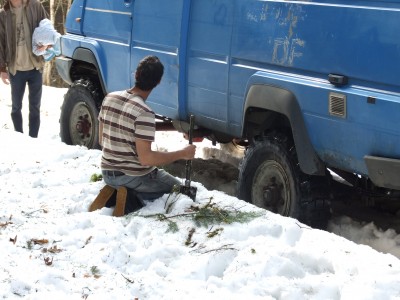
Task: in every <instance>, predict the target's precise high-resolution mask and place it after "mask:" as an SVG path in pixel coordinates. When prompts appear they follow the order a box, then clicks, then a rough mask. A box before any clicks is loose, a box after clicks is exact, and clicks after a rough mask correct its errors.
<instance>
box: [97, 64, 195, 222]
mask: <svg viewBox="0 0 400 300" xmlns="http://www.w3.org/2000/svg"><path fill="white" fill-rule="evenodd" d="M163 73H164V66H163V65H162V63H161V62H160V60H159V59H158V58H157V57H156V56H146V57H145V58H143V59H142V60H141V61H140V62H139V65H138V67H137V69H136V73H135V85H134V87H132V88H130V89H129V90H124V91H118V92H113V93H110V94H108V95H107V96H106V97H105V99H104V101H103V104H102V106H101V110H100V114H99V143H100V145H102V149H103V155H102V158H101V169H102V173H103V179H104V181H105V182H106V183H107V184H108V185H109V186H111V187H113V188H118V187H121V186H122V187H126V188H128V189H132V190H134V191H135V193H136V195H137V198H139V200H154V199H156V198H159V197H161V196H162V195H163V194H166V193H170V192H171V191H172V188H173V187H174V185H177V184H179V183H180V182H179V180H177V179H176V178H175V177H173V176H172V175H170V174H169V173H167V172H166V171H164V170H162V169H158V168H157V167H155V166H160V165H165V164H169V163H171V162H174V161H176V160H179V159H187V160H189V159H192V158H193V157H194V155H195V150H196V146H194V145H188V146H186V147H185V148H183V149H181V150H178V151H174V152H159V151H153V150H152V149H151V144H152V142H154V138H155V127H156V126H155V114H154V112H153V111H152V110H151V108H150V107H149V106H147V105H146V104H145V101H146V99H147V98H148V96H149V95H150V93H151V91H152V90H153V89H154V88H155V87H156V86H157V85H158V84H159V83H160V81H161V78H162V76H163ZM106 187H107V186H106ZM104 193H105V194H107V191H104ZM109 193H110V194H111V193H112V191H110V190H109ZM118 193H122V196H121V197H119V196H118V195H117V200H116V201H117V204H116V208H115V210H114V216H119V215H123V214H124V213H123V211H122V212H121V209H122V210H123V206H124V205H125V199H126V189H122V191H121V189H118ZM110 194H109V196H110ZM100 195H101V192H100V194H99V196H100ZM99 196H98V198H97V199H98V201H97V203H96V200H95V202H94V204H93V205H92V206H91V207H90V208H89V211H92V210H94V209H98V208H101V207H102V206H104V205H105V202H106V200H107V199H108V198H107V197H103V199H102V200H101V198H102V197H101V196H100V197H99ZM99 202H100V203H99ZM116 210H119V212H116Z"/></svg>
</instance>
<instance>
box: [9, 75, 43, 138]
mask: <svg viewBox="0 0 400 300" xmlns="http://www.w3.org/2000/svg"><path fill="white" fill-rule="evenodd" d="M9 78H10V83H11V101H12V109H11V119H12V121H13V123H14V129H15V131H18V132H23V126H22V113H21V109H22V99H23V98H24V93H25V87H26V84H28V88H29V136H31V137H37V136H38V133H39V127H40V103H41V99H42V84H43V79H42V73H40V72H39V71H38V70H36V69H33V70H30V71H17V73H16V74H15V75H12V74H9Z"/></svg>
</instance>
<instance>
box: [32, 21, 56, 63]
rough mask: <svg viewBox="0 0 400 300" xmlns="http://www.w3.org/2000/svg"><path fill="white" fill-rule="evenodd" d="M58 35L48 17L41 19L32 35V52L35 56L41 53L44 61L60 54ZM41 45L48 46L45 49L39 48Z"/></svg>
mask: <svg viewBox="0 0 400 300" xmlns="http://www.w3.org/2000/svg"><path fill="white" fill-rule="evenodd" d="M60 36H61V34H59V33H58V32H57V31H56V30H55V29H54V27H53V24H52V23H51V21H50V20H49V19H43V20H42V21H40V23H39V27H36V28H35V30H34V32H33V35H32V52H33V53H34V54H36V55H37V56H39V55H43V57H44V59H45V60H46V61H49V60H51V59H52V58H53V57H54V56H57V55H60V53H61V51H60ZM41 46H49V47H47V49H45V50H39V49H38V48H39V47H41Z"/></svg>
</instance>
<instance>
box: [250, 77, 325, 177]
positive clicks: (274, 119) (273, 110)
mask: <svg viewBox="0 0 400 300" xmlns="http://www.w3.org/2000/svg"><path fill="white" fill-rule="evenodd" d="M244 112H245V113H244V115H243V124H244V128H243V136H247V137H252V136H254V135H255V134H256V132H258V133H260V134H261V133H262V132H264V131H266V130H269V129H273V128H275V127H276V126H280V127H285V128H286V129H288V130H290V132H291V134H292V137H293V140H294V144H295V147H296V152H297V156H298V160H299V164H300V168H301V170H302V171H303V172H304V173H306V174H309V175H325V165H324V164H323V162H322V161H321V159H320V158H319V157H318V156H317V154H316V152H315V151H314V148H313V146H312V144H311V140H310V138H309V136H308V132H307V129H306V126H305V123H304V119H303V116H302V112H301V109H300V106H299V104H298V102H297V99H296V96H295V95H294V94H293V93H292V92H291V91H289V90H287V89H285V88H282V87H278V86H274V85H270V84H265V83H260V84H259V83H257V84H251V85H250V86H249V88H248V90H247V94H246V99H245V103H244ZM252 124H256V126H254V125H252Z"/></svg>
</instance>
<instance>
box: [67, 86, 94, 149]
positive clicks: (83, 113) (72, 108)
mask: <svg viewBox="0 0 400 300" xmlns="http://www.w3.org/2000/svg"><path fill="white" fill-rule="evenodd" d="M97 103H99V96H98V93H97V89H96V88H95V87H94V85H93V84H91V83H90V82H89V81H87V80H78V81H76V82H74V83H73V84H72V85H71V87H70V88H69V90H68V92H67V94H66V95H65V97H64V102H63V105H62V107H61V115H60V137H61V140H62V141H63V142H64V143H66V144H68V145H81V146H86V147H87V148H89V149H100V146H99V124H98V120H97V117H98V114H99V108H98V104H97Z"/></svg>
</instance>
